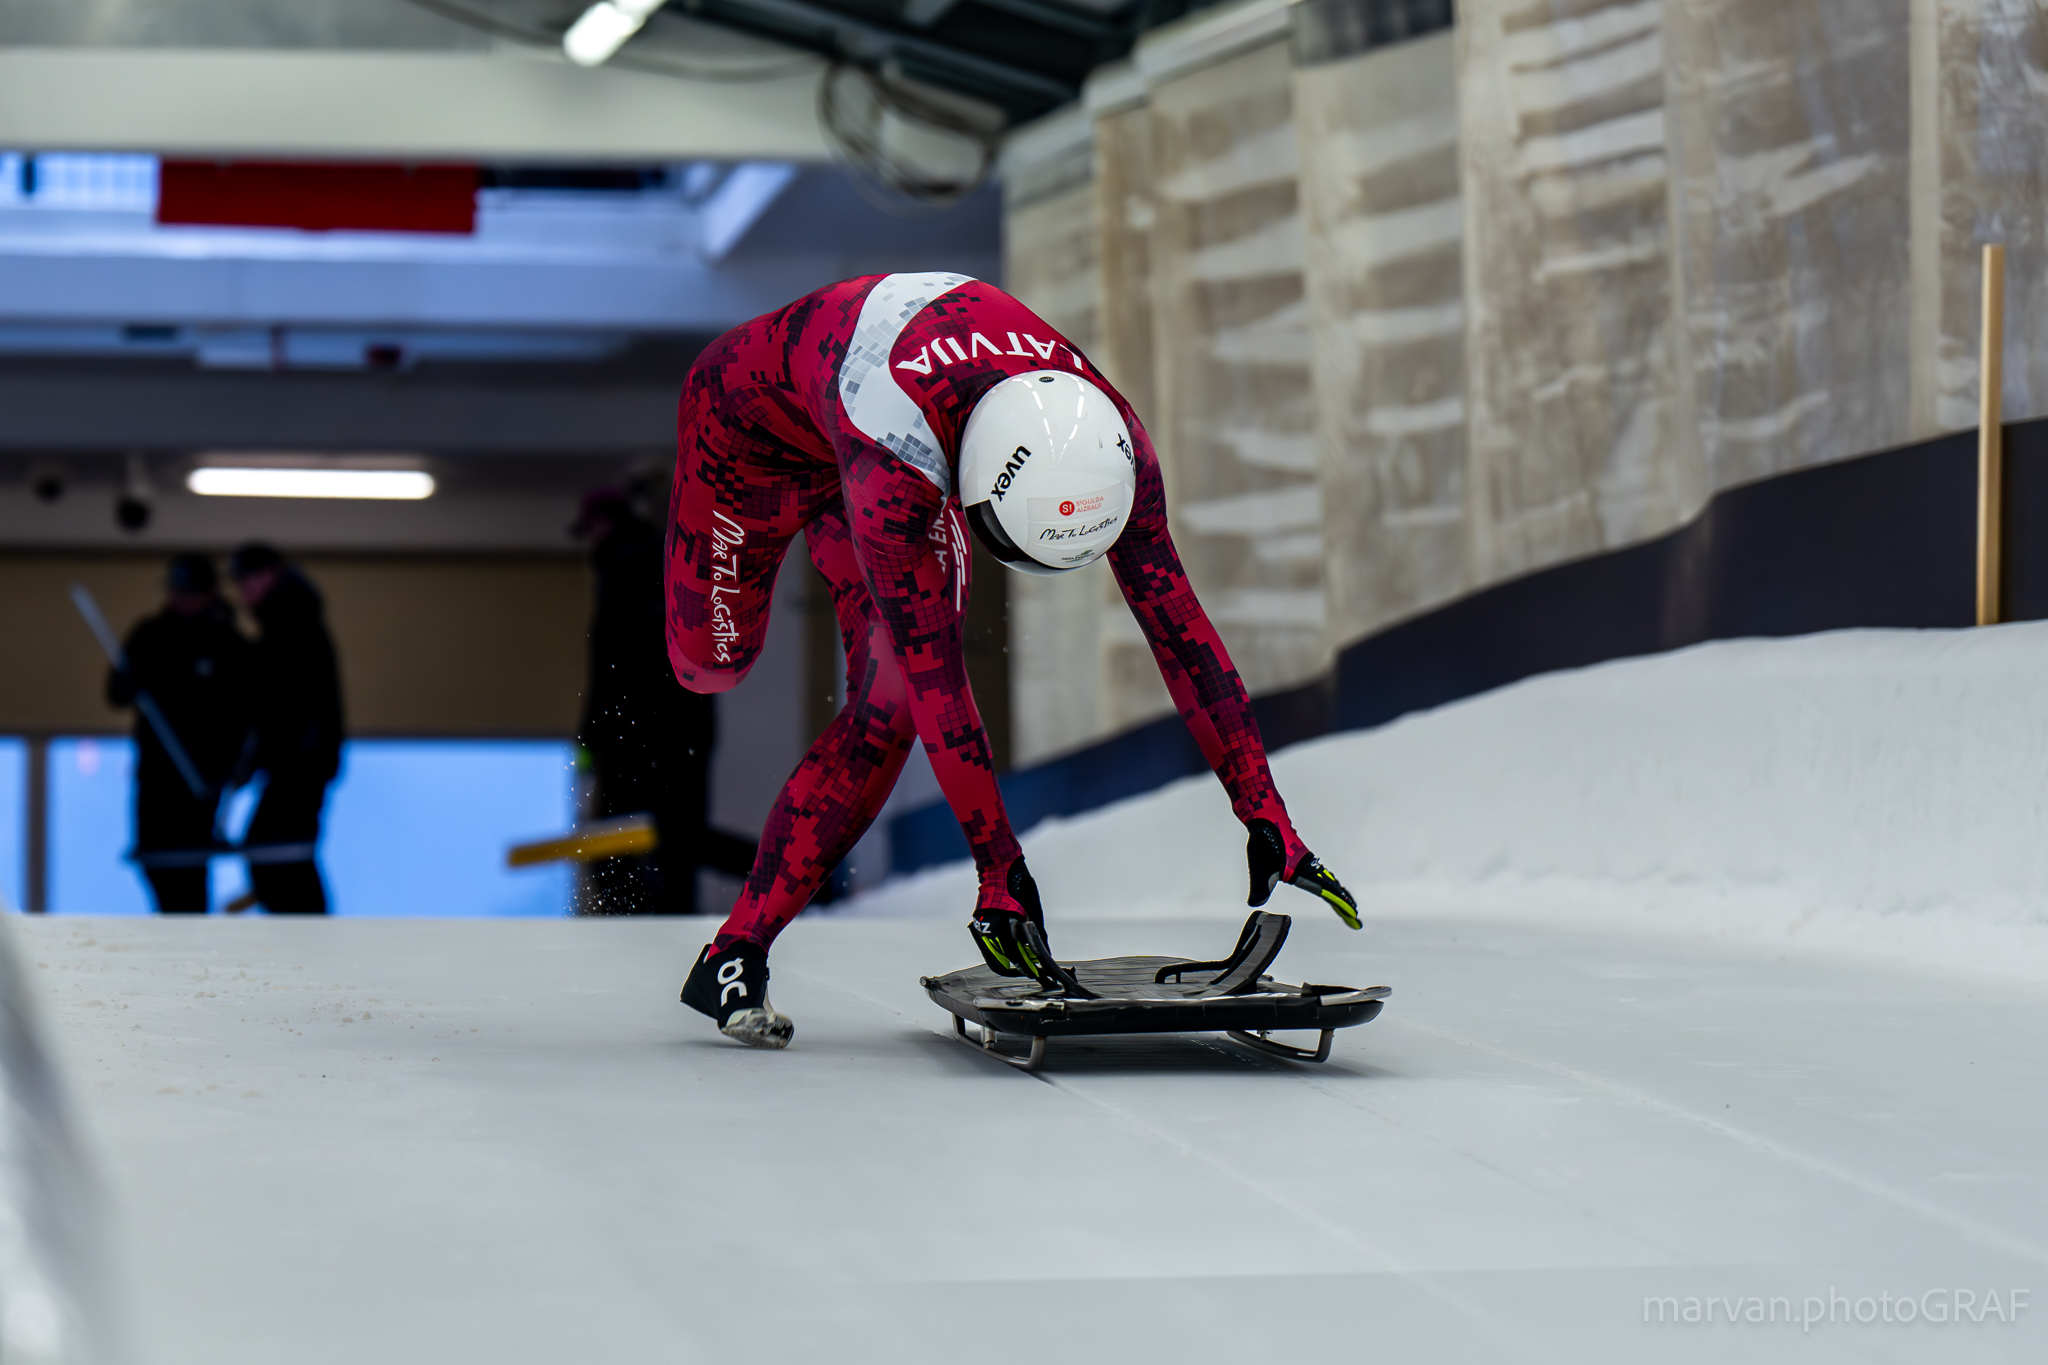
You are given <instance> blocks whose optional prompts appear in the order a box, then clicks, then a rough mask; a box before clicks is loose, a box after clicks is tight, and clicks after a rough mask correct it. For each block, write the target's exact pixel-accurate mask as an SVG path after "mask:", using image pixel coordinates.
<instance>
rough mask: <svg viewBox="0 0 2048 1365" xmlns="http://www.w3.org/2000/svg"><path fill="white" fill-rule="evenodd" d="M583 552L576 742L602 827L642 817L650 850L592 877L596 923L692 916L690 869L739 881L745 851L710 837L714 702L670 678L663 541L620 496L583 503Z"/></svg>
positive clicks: (612, 861)
mask: <svg viewBox="0 0 2048 1365" xmlns="http://www.w3.org/2000/svg"><path fill="white" fill-rule="evenodd" d="M572 529H573V530H574V531H575V533H576V534H577V535H579V536H581V537H583V538H584V539H585V540H587V541H588V542H589V544H590V567H591V571H592V575H593V577H594V579H595V586H596V602H595V610H594V612H593V614H592V616H591V621H590V684H589V686H588V687H587V688H585V689H584V694H583V723H582V724H581V725H580V726H579V727H578V729H577V734H576V740H577V743H578V744H579V745H581V746H582V748H583V751H584V752H585V753H586V754H588V755H589V762H590V765H591V768H592V769H593V771H594V773H595V776H596V778H597V792H596V798H597V800H596V809H595V811H594V812H593V814H594V816H595V817H596V818H597V819H600V820H608V819H615V818H617V817H619V816H622V815H638V814H641V813H643V812H644V813H648V814H651V815H653V817H654V826H655V834H656V837H657V839H658V841H659V842H658V844H657V847H656V848H655V849H654V851H653V852H652V853H651V854H648V855H646V856H644V857H620V858H602V859H599V860H598V861H597V862H595V863H594V864H592V866H591V876H592V879H593V881H594V882H595V895H594V901H595V903H594V904H593V905H592V906H591V907H589V908H590V909H592V910H594V911H595V912H596V913H598V914H604V915H646V914H655V915H689V914H695V913H696V911H697V869H698V868H699V867H700V866H701V867H709V868H713V869H715V870H717V871H720V872H724V873H726V874H728V875H730V876H733V877H744V876H746V875H747V873H748V872H749V871H750V870H752V868H753V865H754V844H753V841H752V840H748V839H742V838H740V837H738V836H737V835H732V834H727V833H724V832H723V831H720V830H715V829H712V828H711V827H710V813H711V801H710V793H711V750H712V746H713V744H714V743H715V742H716V739H717V717H716V715H715V713H714V712H713V709H712V708H713V706H714V704H715V703H714V702H713V699H712V698H710V697H707V696H700V695H698V694H697V693H695V692H691V691H688V690H687V689H685V688H684V687H683V686H682V684H680V683H678V682H677V681H676V679H675V673H674V672H673V670H671V669H670V667H669V662H668V649H667V646H666V644H665V643H664V641H665V638H666V636H665V631H664V626H663V617H662V549H661V532H659V531H658V530H656V529H655V528H654V527H653V526H652V525H650V524H649V523H648V522H647V521H646V520H645V519H644V518H643V517H641V516H640V515H639V514H638V513H637V512H635V511H634V510H633V506H632V502H631V500H630V499H629V498H628V497H627V496H626V494H625V493H624V492H623V491H622V490H620V489H618V488H597V489H593V490H591V491H590V492H589V493H587V494H585V495H584V498H583V503H582V506H581V508H580V510H579V511H578V513H577V517H576V523H575V525H574V527H573V528H572Z"/></svg>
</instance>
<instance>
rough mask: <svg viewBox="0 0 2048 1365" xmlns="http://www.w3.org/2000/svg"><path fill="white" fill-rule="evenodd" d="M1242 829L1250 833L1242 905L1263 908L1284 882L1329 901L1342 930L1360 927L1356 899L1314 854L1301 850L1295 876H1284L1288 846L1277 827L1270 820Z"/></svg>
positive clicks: (1253, 823) (1255, 821)
mask: <svg viewBox="0 0 2048 1365" xmlns="http://www.w3.org/2000/svg"><path fill="white" fill-rule="evenodd" d="M1245 828H1246V829H1247V830H1249V831H1250V833H1251V838H1250V839H1249V840H1248V841H1247V842H1246V844H1245V850H1244V854H1245V862H1246V864H1247V865H1248V866H1249V867H1250V870H1251V875H1252V885H1251V894H1250V895H1249V896H1247V897H1246V898H1245V904H1247V905H1251V906H1260V905H1264V904H1265V903H1266V901H1267V900H1268V899H1269V898H1271V896H1272V894H1273V888H1274V887H1276V886H1278V885H1279V884H1280V883H1281V881H1282V880H1283V879H1284V880H1285V881H1286V882H1287V884H1288V885H1289V886H1293V887H1298V888H1300V889H1301V890H1303V891H1306V892H1308V893H1309V894H1310V895H1311V896H1320V897H1322V898H1323V900H1325V901H1327V902H1329V906H1330V908H1331V909H1332V910H1334V911H1336V912H1337V918H1338V919H1341V920H1343V921H1344V927H1345V928H1347V929H1356V928H1359V927H1360V924H1359V920H1358V898H1357V897H1356V896H1354V895H1352V894H1351V893H1350V892H1349V891H1347V890H1345V889H1344V883H1342V882H1340V881H1338V880H1337V878H1336V876H1335V874H1333V873H1332V872H1331V871H1330V869H1328V868H1327V867H1324V866H1323V865H1322V863H1321V862H1319V861H1318V860H1317V858H1316V855H1315V854H1313V853H1310V852H1309V851H1308V850H1307V849H1303V850H1302V851H1301V859H1300V861H1299V862H1297V863H1296V864H1295V866H1294V875H1293V876H1291V877H1290V876H1288V875H1287V844H1286V841H1285V840H1283V839H1281V837H1280V829H1279V827H1278V826H1277V825H1275V824H1274V823H1273V822H1272V821H1271V820H1253V821H1252V822H1251V823H1250V824H1248V825H1246V826H1245Z"/></svg>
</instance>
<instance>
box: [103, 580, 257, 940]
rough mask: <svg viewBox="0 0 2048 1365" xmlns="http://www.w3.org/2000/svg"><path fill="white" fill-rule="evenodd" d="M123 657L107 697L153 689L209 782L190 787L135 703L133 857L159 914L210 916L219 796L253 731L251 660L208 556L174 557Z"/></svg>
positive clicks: (130, 697) (129, 699) (122, 699)
mask: <svg viewBox="0 0 2048 1365" xmlns="http://www.w3.org/2000/svg"><path fill="white" fill-rule="evenodd" d="M126 654H127V660H128V667H127V668H126V669H113V670H109V671H108V674H107V701H108V702H109V703H111V704H112V705H114V706H124V707H125V706H134V705H135V695H136V693H138V692H147V693H149V695H150V696H151V697H152V698H154V699H155V701H156V704H157V706H158V707H159V708H160V709H161V710H162V712H163V715H164V719H165V720H167V721H168V722H169V723H170V729H171V733H172V734H174V735H176V736H177V740H178V744H179V745H180V746H181V747H182V748H183V749H184V750H185V753H186V756H187V757H188V758H190V759H191V760H192V765H193V767H194V768H196V769H197V770H198V776H199V777H200V778H201V780H202V781H203V782H204V783H205V788H206V789H205V792H204V793H203V794H195V793H194V792H193V790H192V787H191V784H190V783H189V782H187V781H186V779H185V777H184V775H183V774H182V773H180V772H179V771H178V767H177V764H176V763H175V761H173V759H172V758H171V756H170V753H169V751H168V750H167V749H165V747H164V742H163V739H162V738H161V737H160V736H159V735H158V734H157V732H156V728H155V727H154V726H152V725H150V724H149V723H148V722H147V721H146V720H144V719H143V716H142V713H141V711H140V709H139V708H138V709H137V711H136V716H135V853H136V859H137V861H138V862H140V863H141V864H142V868H143V875H144V876H146V877H147V878H148V879H149V889H150V891H151V892H152V893H153V894H154V895H155V897H156V908H157V910H158V911H159V912H161V913H163V914H167V915H175V914H188V915H203V914H205V913H206V910H207V858H208V854H209V851H210V850H212V849H214V848H216V847H218V846H219V845H220V835H219V820H220V801H221V793H222V791H223V790H224V789H225V788H226V787H227V786H229V785H230V783H231V782H232V780H233V778H234V774H235V768H236V765H237V763H238V762H239V761H240V759H241V757H242V749H243V744H244V742H245V741H246V740H247V739H248V736H249V721H248V715H249V697H250V693H249V687H250V667H251V663H252V660H251V651H250V647H249V642H248V641H247V640H246V639H244V638H243V636H242V632H241V631H240V630H238V629H236V627H235V612H234V608H232V607H230V606H229V605H228V604H227V602H226V601H225V600H224V599H223V598H222V597H221V595H220V576H219V574H218V573H216V572H215V570H214V566H213V560H212V558H211V557H210V556H207V555H201V554H184V555H178V556H177V557H176V558H174V559H172V560H171V564H170V570H169V572H168V573H166V574H165V576H164V606H163V610H162V611H159V612H158V613H157V614H156V615H154V616H151V617H148V618H146V619H145V620H143V621H142V622H141V623H140V624H139V625H137V626H136V627H135V629H134V630H132V631H130V632H129V633H128V642H127V650H126ZM152 855H154V856H152Z"/></svg>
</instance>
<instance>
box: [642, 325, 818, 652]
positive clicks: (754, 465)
mask: <svg viewBox="0 0 2048 1365" xmlns="http://www.w3.org/2000/svg"><path fill="white" fill-rule="evenodd" d="M726 369H727V367H726V366H724V365H721V364H718V363H715V361H714V359H713V358H712V357H711V356H710V355H709V353H707V356H706V358H704V359H700V360H699V361H698V363H697V364H696V365H694V366H692V367H691V370H690V377H689V380H688V382H687V383H686V384H685V385H684V388H683V400H682V409H681V416H680V427H679V440H678V448H677V455H676V478H675V488H674V491H673V492H672V493H671V494H670V497H669V524H668V556H667V558H668V567H667V574H666V580H667V605H668V657H669V663H670V665H671V666H672V667H673V668H674V669H675V673H676V678H677V679H678V680H679V681H680V682H681V683H682V684H683V686H685V687H687V688H689V689H690V690H691V691H692V692H724V691H727V690H729V689H731V688H732V687H734V686H736V685H737V684H738V683H739V681H740V679H742V678H744V677H745V676H746V675H747V670H748V669H750V668H752V667H753V666H754V660H755V659H757V658H759V657H760V654H761V646H762V644H763V642H764V641H765V639H766V637H767V634H768V609H769V607H770V605H771V603H772V600H773V597H774V592H775V574H776V571H777V570H778V569H780V568H781V567H782V557H783V555H784V554H785V553H786V552H787V551H788V549H789V542H790V540H791V539H792V538H793V537H794V536H795V535H796V533H797V531H798V530H799V529H800V528H801V527H802V526H803V524H804V522H805V521H806V520H807V519H808V518H809V517H810V516H811V515H812V514H813V513H814V512H815V511H816V510H817V508H818V506H819V505H820V504H821V503H824V502H827V501H830V500H832V499H834V498H836V496H837V490H838V472H837V471H836V470H834V469H832V468H831V467H830V466H825V465H821V464H819V463H818V461H817V460H816V459H815V458H814V457H807V456H805V455H803V454H802V452H801V451H800V450H797V449H795V448H794V447H793V445H792V441H791V438H792V437H793V436H798V435H800V434H801V433H800V432H797V431H795V430H794V429H793V428H792V426H791V419H790V415H789V413H788V412H787V411H785V410H784V408H783V406H782V404H781V401H780V399H779V397H778V395H776V394H775V393H773V392H772V391H769V390H765V389H761V388H754V387H746V388H740V389H728V388H727V387H726V382H725V381H726V378H727V374H726Z"/></svg>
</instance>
